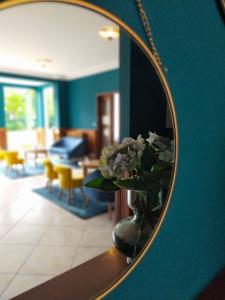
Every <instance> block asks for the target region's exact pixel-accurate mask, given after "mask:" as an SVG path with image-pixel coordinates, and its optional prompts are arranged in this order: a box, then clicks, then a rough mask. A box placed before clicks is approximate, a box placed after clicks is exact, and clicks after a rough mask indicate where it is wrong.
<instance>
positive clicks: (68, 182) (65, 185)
mask: <svg viewBox="0 0 225 300" xmlns="http://www.w3.org/2000/svg"><path fill="white" fill-rule="evenodd" d="M55 171H56V172H57V173H58V179H59V188H60V190H59V193H58V199H60V198H61V196H62V193H63V190H64V189H65V190H67V191H68V194H67V203H68V204H70V200H71V198H72V194H73V190H74V189H75V188H80V190H81V194H82V196H83V198H84V202H85V201H86V198H85V196H84V193H83V185H82V183H83V179H84V178H83V176H77V177H75V178H73V177H72V170H71V169H70V168H68V167H63V166H59V165H57V166H55Z"/></svg>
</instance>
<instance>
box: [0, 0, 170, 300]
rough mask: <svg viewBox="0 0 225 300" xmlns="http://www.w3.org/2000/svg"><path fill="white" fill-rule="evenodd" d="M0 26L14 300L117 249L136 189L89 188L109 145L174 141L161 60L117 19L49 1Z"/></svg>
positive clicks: (7, 243)
mask: <svg viewBox="0 0 225 300" xmlns="http://www.w3.org/2000/svg"><path fill="white" fill-rule="evenodd" d="M8 20H10V22H8ZM0 28H1V29H0V40H1V47H0V149H1V150H0V159H1V161H0V177H1V180H0V195H1V197H0V207H1V210H0V225H1V226H0V254H1V257H4V262H2V261H0V281H1V282H4V284H3V286H1V285H0V295H1V296H2V297H3V299H9V298H11V297H13V296H16V295H18V294H20V293H22V292H24V291H26V290H28V289H31V288H33V287H34V286H36V285H39V284H41V283H42V282H45V281H47V280H49V279H51V278H53V277H55V276H57V275H59V274H61V273H63V272H65V271H67V270H70V269H72V268H74V267H76V266H78V265H80V264H82V263H84V262H86V261H88V260H90V259H92V258H94V257H96V256H97V255H100V254H102V253H104V252H105V251H107V250H108V249H110V248H114V247H115V246H118V244H114V243H113V240H112V232H113V228H114V227H115V225H116V224H118V223H119V222H120V221H121V220H122V219H124V218H127V217H130V218H132V215H133V210H132V209H131V208H130V207H129V206H128V204H127V200H128V198H129V197H132V195H129V193H128V192H127V190H125V189H121V190H120V191H117V192H106V191H99V190H96V189H92V188H88V187H86V186H85V183H86V182H89V181H90V180H92V179H94V178H96V177H98V176H99V173H100V172H99V171H98V167H99V163H100V162H99V159H100V156H101V152H102V149H103V148H104V147H107V146H110V145H114V144H116V143H120V142H121V141H122V140H123V138H125V137H132V138H134V139H136V138H137V136H138V135H140V134H141V135H142V137H143V138H146V139H147V138H148V137H149V132H153V133H156V134H157V135H159V136H162V137H165V138H167V142H171V141H172V140H173V139H174V132H173V126H172V117H171V111H170V106H169V104H168V96H167V95H166V93H165V90H164V87H163V85H162V83H161V81H160V80H159V77H158V74H157V72H156V70H155V67H154V66H153V65H152V63H151V62H150V61H149V59H148V58H147V57H146V55H145V53H144V52H143V50H141V49H140V47H139V46H138V45H137V43H136V42H135V41H134V40H133V39H132V38H131V37H130V36H129V35H128V34H127V33H126V32H125V31H124V30H123V29H120V28H119V26H118V25H117V24H115V23H113V22H112V21H111V20H109V19H106V18H105V17H103V16H101V15H99V14H97V13H95V12H92V11H90V10H87V9H84V8H81V7H77V6H71V5H65V4H59V3H57V4H56V3H47V2H46V3H35V4H26V5H21V6H16V7H12V8H9V9H6V10H2V11H0ZM3 28H4V30H3ZM137 99H138V100H137ZM169 174H170V177H169V178H168V181H170V180H171V173H169ZM168 176H169V175H168ZM168 190H169V188H165V189H164V190H163V189H161V190H160V195H161V196H160V197H161V198H160V199H161V205H160V207H159V209H158V210H157V211H156V213H154V222H153V224H151V226H152V230H151V231H149V236H148V238H149V237H150V235H151V233H152V231H153V230H154V227H155V226H156V225H157V222H158V220H159V218H160V215H161V212H162V211H163V208H164V204H165V203H166V201H167V194H168ZM114 242H115V241H114ZM118 248H119V246H118ZM119 250H121V249H120V248H119ZM122 253H123V251H122ZM125 253H126V252H125ZM125 253H124V254H123V255H124V259H125V260H126V259H127V256H128V255H125ZM12 260H13V264H12V263H11V261H12Z"/></svg>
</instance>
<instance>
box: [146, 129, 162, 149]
mask: <svg viewBox="0 0 225 300" xmlns="http://www.w3.org/2000/svg"><path fill="white" fill-rule="evenodd" d="M158 138H159V136H158V135H157V134H156V133H155V132H154V133H153V132H151V131H149V138H148V139H146V140H147V141H148V143H149V145H150V146H151V145H152V144H153V143H154V142H155V141H156V140H157V139H158Z"/></svg>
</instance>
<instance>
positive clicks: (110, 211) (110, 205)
mask: <svg viewBox="0 0 225 300" xmlns="http://www.w3.org/2000/svg"><path fill="white" fill-rule="evenodd" d="M108 216H109V220H112V203H111V202H109V203H108Z"/></svg>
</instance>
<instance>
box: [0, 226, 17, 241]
mask: <svg viewBox="0 0 225 300" xmlns="http://www.w3.org/2000/svg"><path fill="white" fill-rule="evenodd" d="M13 226H14V225H13V224H11V225H10V224H8V225H7V224H0V238H1V237H2V236H3V235H5V234H6V233H7V232H8V231H9V230H10V229H11V228H12V227H13Z"/></svg>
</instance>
